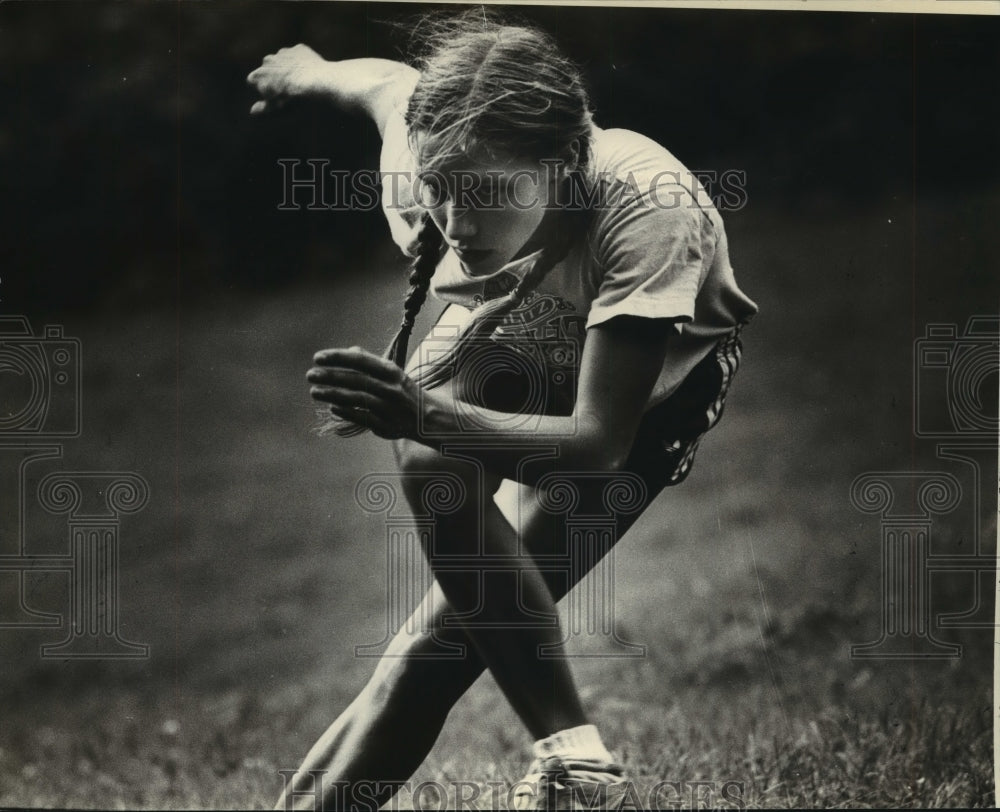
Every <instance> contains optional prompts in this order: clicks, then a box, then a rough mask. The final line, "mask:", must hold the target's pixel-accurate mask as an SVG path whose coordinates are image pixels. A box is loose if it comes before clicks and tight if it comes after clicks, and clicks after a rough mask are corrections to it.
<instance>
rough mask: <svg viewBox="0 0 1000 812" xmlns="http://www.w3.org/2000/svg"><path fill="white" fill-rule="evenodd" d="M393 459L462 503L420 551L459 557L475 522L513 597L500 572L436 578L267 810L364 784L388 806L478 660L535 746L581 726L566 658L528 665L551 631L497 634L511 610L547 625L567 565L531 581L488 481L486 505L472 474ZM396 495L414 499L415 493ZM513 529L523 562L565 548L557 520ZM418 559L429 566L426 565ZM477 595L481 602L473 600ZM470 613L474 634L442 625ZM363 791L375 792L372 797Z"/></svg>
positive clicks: (556, 635)
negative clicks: (454, 489) (453, 653)
mask: <svg viewBox="0 0 1000 812" xmlns="http://www.w3.org/2000/svg"><path fill="white" fill-rule="evenodd" d="M400 461H401V467H402V469H403V471H404V472H406V471H407V470H409V471H410V472H422V473H425V472H428V471H433V470H440V471H447V472H449V473H455V474H457V475H459V476H460V477H462V479H463V481H465V482H466V484H467V490H468V492H469V493H470V494H472V496H471V498H470V500H468V501H467V502H466V504H465V505H464V506H463V507H462V508H460V509H459V510H458V511H456V512H455V513H453V514H451V515H450V516H445V517H440V516H439V517H438V521H437V526H436V528H435V530H436V538H437V540H438V542H439V545H438V546H437V548H436V550H434V551H428V552H433V553H435V554H437V555H440V554H442V553H452V554H461V553H465V554H467V553H468V552H469V545H470V541H469V539H477V538H479V536H478V534H479V524H478V523H479V522H480V521H482V522H483V525H482V526H483V530H484V532H483V545H484V548H485V549H484V552H485V553H486V554H488V555H489V554H492V555H504V556H507V557H508V559H507V560H508V563H509V564H510V566H511V568H515V567H516V568H517V569H518V572H519V574H520V577H521V580H522V586H521V592H520V598H519V597H518V592H517V590H516V589H515V587H516V581H515V580H514V579H513V578H512V577H511V576H510V575H509V574H506V575H501V577H497V578H484V579H483V581H482V582H480V579H479V577H478V576H477V574H476V573H472V572H448V571H438V572H436V576H435V577H436V583H435V585H434V586H433V588H432V589H431V590H430V591H429V592H428V594H427V596H425V598H424V602H423V604H422V605H421V607H420V608H418V610H417V612H416V613H415V614H414V616H413V618H412V621H411V624H407V627H408V628H414V629H418V631H414V632H408V631H406V628H407V627H404V629H403V630H401V631H400V632H399V633H398V634H397V635H396V637H395V638H394V640H393V641H392V643H391V644H390V648H389V650H388V651H387V652H386V656H385V657H383V658H382V659H381V660H380V661H379V664H378V666H377V667H376V670H375V673H374V674H373V675H372V677H371V679H370V680H369V682H368V684H367V685H366V686H365V688H364V689H363V690H362V692H361V693H360V694H359V695H358V697H357V698H356V699H355V700H354V701H353V702H352V703H351V704H350V705H349V706H348V707H347V709H345V710H344V712H343V713H342V714H341V715H340V717H338V719H337V720H336V721H335V722H334V723H333V724H332V725H331V726H330V728H329V729H328V730H327V731H326V732H325V733H324V734H323V736H322V737H321V738H320V739H319V741H317V742H316V744H315V745H314V746H313V748H312V749H311V750H310V751H309V753H308V755H307V756H306V759H305V761H304V762H303V764H302V766H301V767H300V768H299V770H298V772H297V773H296V775H295V776H294V777H293V778H292V779H291V780H290V781H289V782H288V785H287V786H286V790H285V793H284V794H283V795H282V797H281V798H280V799H279V801H278V804H277V807H278V808H282V809H284V808H303V809H311V808H314V807H319V806H320V804H321V803H322V804H323V805H324V806H325V808H327V809H335V808H337V807H338V805H339V804H341V803H342V802H343V801H342V800H341V799H342V797H343V796H342V795H341V797H340V798H338V793H343V792H344V786H345V785H347V784H357V783H358V782H367V783H368V787H367V788H366V790H370V792H366V794H367V795H372V794H374V795H375V797H376V799H377V801H378V803H385V802H386V801H388V799H389V798H390V797H391V796H392V795H393V793H394V791H395V787H394V786H393V785H392V782H397V783H401V782H403V781H405V780H406V779H407V778H409V776H410V775H412V774H413V772H414V771H415V770H416V769H417V767H418V766H419V765H420V764H421V762H422V761H423V760H424V758H425V757H426V756H427V753H428V752H429V751H430V749H431V747H432V746H433V744H434V741H435V740H436V739H437V736H438V734H439V733H440V731H441V728H442V726H443V724H444V722H445V719H446V718H447V716H448V713H449V711H450V710H451V708H452V707H453V706H454V704H455V703H456V702H457V701H458V699H459V698H460V697H461V696H462V694H464V693H465V691H466V690H467V689H468V688H469V686H471V685H472V683H473V682H475V680H476V679H477V678H478V677H479V675H480V674H481V673H482V671H483V670H484V668H485V667H486V665H485V664H486V662H489V663H490V669H491V671H492V672H493V674H494V677H495V678H496V680H497V683H498V685H499V686H500V688H501V690H503V691H504V694H505V695H506V696H507V698H508V700H509V701H510V702H511V705H512V706H513V707H514V709H515V710H516V711H517V712H518V714H519V715H520V716H521V718H522V719H523V720H524V722H525V724H526V725H527V726H528V729H529V731H530V732H531V733H532V735H533V736H534V737H535V738H542V737H544V736H547V735H550V734H551V733H554V732H556V731H557V730H561V729H565V728H568V727H574V726H576V725H580V724H586V717H585V715H584V712H583V710H582V707H581V705H580V701H579V696H578V694H577V691H576V688H575V685H574V683H573V679H572V675H571V673H570V671H569V667H568V662H567V660H566V659H564V658H555V659H544V660H540V659H539V658H538V656H537V651H538V648H537V647H538V646H539V645H542V644H550V645H551V644H558V643H559V641H560V640H561V635H560V631H559V628H558V626H552V627H548V628H539V627H534V628H510V627H508V628H503V623H504V621H505V620H507V621H509V620H510V619H511V618H514V619H523V617H524V615H523V611H522V609H523V607H528V608H530V609H531V610H532V611H533V612H543V613H549V614H551V615H553V616H554V615H555V601H556V600H559V599H560V598H561V597H562V596H563V594H564V593H565V592H566V590H567V589H568V588H571V587H572V586H573V583H571V581H572V578H573V575H572V574H573V573H579V571H580V570H579V568H577V567H570V566H567V567H566V568H565V570H564V571H560V572H548V571H547V572H546V573H545V574H543V573H542V572H540V571H539V569H538V567H537V566H536V565H535V563H534V560H533V559H532V558H531V556H530V555H528V556H523V557H519V556H518V555H517V553H518V546H517V534H516V532H515V531H514V529H513V528H511V526H510V525H509V524H508V523H507V521H506V519H505V518H504V517H503V515H502V514H501V513H500V511H499V509H498V508H497V507H496V505H495V504H494V503H493V501H492V499H491V498H489V497H491V496H492V493H493V491H495V489H496V487H495V486H496V484H498V483H494V482H492V481H490V482H486V483H485V484H486V488H485V489H484V491H483V493H485V494H486V496H487V498H486V499H485V500H483V499H480V498H478V497H477V496H476V492H477V490H478V478H479V477H480V476H481V473H480V472H478V471H477V470H476V469H475V468H474V466H473V465H472V464H470V463H467V462H464V461H461V460H454V459H449V458H444V457H441V456H440V455H438V454H436V453H435V452H431V451H430V450H428V449H426V448H424V447H423V446H416V445H415V444H406V447H405V449H404V450H403V453H402V454H401V459H400ZM474 485H475V486H477V487H473V486H474ZM581 487H583V488H585V487H586V484H585V483H582V485H581ZM407 496H408V498H410V499H411V500H413V499H415V498H419V494H417V493H415V492H412V493H408V494H407ZM636 515H638V513H636V514H633V517H634V516H636ZM442 519H446V520H447V521H442ZM522 520H523V521H522V527H521V532H522V535H523V538H524V542H525V547H526V548H527V549H528V550H530V551H532V552H533V553H539V552H548V551H551V549H552V547H553V544H555V543H558V540H561V539H563V538H565V536H564V535H563V534H564V532H565V528H564V526H563V524H562V522H561V521H560V520H559V518H558V517H555V516H550V515H547V514H543V513H542V512H541V511H538V510H533V511H531V510H529V511H525V512H522ZM631 522H632V519H631V518H629V517H625V518H623V519H622V520H621V521H620V526H619V529H618V537H620V536H621V535H622V534H624V533H625V531H626V530H627V528H628V527H629V526H630V525H631ZM442 542H443V544H442ZM430 560H431V565H432V567H433V566H434V556H433V555H432V556H431V557H430ZM481 589H482V590H483V591H484V592H485V596H484V597H485V600H483V601H480V590H481ZM453 599H454V600H453ZM481 606H482V608H480V607H481ZM472 610H478V611H477V613H476V615H475V621H476V626H475V627H473V628H469V629H463V628H460V627H457V626H455V625H454V624H453V623H450V624H448V625H445V624H444V618H445V617H447V616H449V615H454V614H455V613H456V612H460V611H472ZM486 621H491V622H496V623H498V624H500V628H487V629H484V628H482V626H483V625H484V623H485V622H486ZM435 638H436V639H435ZM437 641H443V642H451V643H458V644H464V645H465V647H466V655H465V656H464V657H456V658H454V659H446V660H441V659H421V658H420V657H419V655H421V654H428V653H433V652H438V651H440V645H439V643H438V642H437ZM484 654H485V656H483V655H484ZM310 771H320V772H322V795H323V796H325V797H324V798H322V799H320V798H319V797H318V793H317V792H316V791H314V787H313V778H312V776H311V775H310V774H309V772H310ZM375 782H382V784H383V786H382V787H381V791H379V787H378V786H377V784H375Z"/></svg>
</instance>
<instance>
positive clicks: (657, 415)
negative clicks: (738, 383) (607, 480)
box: [625, 327, 743, 494]
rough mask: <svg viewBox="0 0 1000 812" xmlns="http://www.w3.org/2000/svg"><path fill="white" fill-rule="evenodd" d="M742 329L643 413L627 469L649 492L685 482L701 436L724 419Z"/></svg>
mask: <svg viewBox="0 0 1000 812" xmlns="http://www.w3.org/2000/svg"><path fill="white" fill-rule="evenodd" d="M740 329H741V328H740V327H737V328H735V329H734V330H733V331H732V332H731V333H730V334H729V335H727V336H726V337H725V338H723V339H722V340H721V341H719V343H718V344H716V345H715V349H714V350H712V351H710V352H709V353H708V355H706V356H705V357H704V358H703V359H702V360H701V361H699V362H698V364H697V365H696V366H695V367H694V369H692V370H691V372H690V373H689V374H688V376H687V377H686V378H685V379H684V381H683V383H681V385H680V386H679V387H678V388H677V389H676V390H675V391H674V392H673V394H671V395H670V397H668V398H667V399H666V400H665V401H663V402H662V403H660V404H657V405H656V406H654V407H653V408H651V409H650V410H649V411H648V412H646V414H645V415H643V418H642V422H641V423H640V424H639V430H638V432H637V433H636V437H635V443H634V444H633V445H632V453H631V454H630V455H629V458H628V460H627V462H626V463H625V470H626V471H631V472H632V473H634V474H638V475H639V476H641V477H642V478H643V479H644V480H645V482H646V485H647V486H648V487H649V490H650V494H654V493H658V492H659V491H660V490H662V489H663V488H667V487H670V486H671V485H679V484H680V483H681V482H683V481H684V480H685V478H686V477H687V475H688V474H689V473H690V472H691V466H692V465H693V464H694V455H695V452H697V450H698V444H699V443H700V442H701V438H702V437H704V436H705V434H707V433H708V431H709V429H711V428H712V427H713V426H714V425H715V424H716V423H718V422H719V419H720V418H721V417H722V411H723V409H724V408H725V405H726V393H727V392H728V391H729V385H730V384H731V383H732V380H733V376H734V375H736V370H737V369H739V366H740V357H741V355H742V352H743V344H742V342H741V341H740Z"/></svg>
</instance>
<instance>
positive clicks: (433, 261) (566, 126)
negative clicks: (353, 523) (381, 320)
mask: <svg viewBox="0 0 1000 812" xmlns="http://www.w3.org/2000/svg"><path fill="white" fill-rule="evenodd" d="M417 31H418V33H419V36H420V38H421V40H422V41H423V43H424V44H425V49H424V53H423V55H422V56H420V57H419V58H418V59H417V66H418V67H419V69H420V79H419V80H418V82H417V84H416V87H415V88H414V90H413V93H412V95H411V96H410V99H409V103H408V105H407V110H406V115H405V121H406V126H407V132H408V134H409V139H410V145H411V149H412V150H413V152H414V155H415V157H416V163H417V165H418V166H419V167H420V168H421V171H422V172H428V171H437V170H439V169H440V168H443V167H445V166H447V164H449V163H450V162H451V161H453V160H454V159H456V158H460V157H462V156H465V155H468V154H470V153H472V152H485V154H487V155H507V156H518V157H521V158H524V159H528V160H532V161H535V162H538V163H541V162H542V161H543V160H547V159H549V160H550V159H552V158H553V157H556V158H562V159H566V158H568V157H570V155H571V154H572V155H573V156H574V157H575V161H574V163H575V165H574V168H573V169H572V170H571V171H570V172H568V173H567V175H566V176H565V178H564V182H565V183H568V184H570V185H574V184H575V185H577V186H579V184H581V183H582V182H583V179H584V176H585V173H586V171H587V168H588V165H589V157H590V133H591V121H592V118H591V113H590V100H589V97H588V94H587V91H586V89H585V87H584V84H583V80H582V77H581V73H580V70H579V69H578V68H577V67H576V66H575V65H574V64H573V63H572V62H571V61H570V60H569V59H567V58H566V57H565V56H564V55H563V54H562V53H561V51H560V49H559V48H558V46H557V45H556V43H555V41H554V40H553V39H552V38H551V37H550V36H549V35H547V34H545V33H544V32H542V31H539V30H538V29H535V28H531V27H526V26H520V25H507V24H504V22H503V20H502V19H501V18H499V17H498V16H497V15H496V14H495V13H494V12H492V11H486V10H485V9H476V10H474V11H468V12H465V13H462V14H459V15H455V16H448V17H445V18H434V17H428V18H425V19H424V20H423V21H422V23H421V25H420V26H418V28H417ZM418 135H421V136H424V137H422V138H420V139H418V138H417V136H418ZM570 199H578V198H576V197H575V196H571V198H570ZM558 214H560V215H562V216H565V217H567V218H569V219H571V220H575V219H577V218H579V215H581V214H582V215H584V216H585V217H586V216H589V212H586V211H581V210H580V209H579V208H577V207H573V210H572V211H570V210H569V208H567V209H564V210H563V211H561V212H559V213H558ZM564 225H565V226H567V227H563V228H558V229H554V230H553V235H554V236H552V237H551V238H550V239H549V241H548V243H547V244H546V245H545V246H544V247H543V249H542V251H541V252H540V254H539V256H538V257H537V258H536V260H535V262H534V264H533V265H532V266H531V267H530V268H529V270H528V272H527V273H526V274H525V275H524V277H523V278H522V279H521V281H520V282H519V283H518V284H517V285H516V286H515V287H514V288H513V289H512V290H511V291H510V292H509V294H508V295H507V296H504V297H500V298H497V299H493V300H490V301H488V302H486V303H484V304H482V305H480V306H479V307H478V308H477V309H476V310H475V311H473V314H472V318H471V319H470V320H469V322H468V323H467V324H466V325H465V327H464V328H463V329H462V331H461V332H460V334H459V336H458V337H457V339H456V340H455V343H454V344H453V345H452V347H451V348H450V349H449V350H448V351H447V352H445V353H442V354H435V358H434V360H433V362H431V363H427V364H424V365H421V366H420V367H418V368H417V369H416V370H415V371H414V374H413V379H414V381H415V382H416V383H417V384H418V385H420V386H422V387H424V388H425V389H432V388H434V387H437V386H440V385H442V384H443V383H445V382H447V381H448V380H450V379H451V378H452V377H454V375H455V373H456V371H457V367H458V361H459V359H460V358H461V355H462V353H463V351H464V349H465V348H466V347H467V346H468V345H469V344H470V342H472V341H474V340H476V339H481V338H484V337H486V336H490V335H492V333H493V332H494V331H495V330H496V328H497V327H499V326H500V324H501V323H502V322H503V320H504V318H505V317H506V316H507V315H508V314H509V313H510V312H511V311H512V310H514V309H515V308H517V307H518V306H519V305H520V304H521V303H522V302H523V301H524V300H525V299H526V298H527V297H528V296H529V295H530V294H531V293H532V292H533V291H534V290H535V289H536V288H537V287H538V285H539V283H540V282H541V281H542V280H543V279H544V278H545V276H546V275H547V274H548V273H549V271H551V270H552V268H553V267H555V266H556V265H557V264H558V263H559V262H560V261H561V260H562V259H563V258H565V256H566V255H567V253H568V252H569V250H570V248H571V246H572V242H573V239H574V238H575V237H577V236H578V235H579V234H580V233H581V226H583V223H578V222H575V221H574V222H571V223H565V224H564ZM443 248H444V239H443V236H442V234H441V232H440V231H439V230H438V228H437V226H435V225H434V223H433V221H432V219H431V217H430V216H429V214H428V213H427V212H425V213H424V215H423V216H422V219H421V222H420V227H419V231H418V234H417V253H416V258H415V261H414V263H413V265H412V267H411V271H410V277H409V283H410V286H409V289H408V291H407V294H406V298H405V299H404V302H403V320H402V323H401V324H400V326H399V329H398V331H397V333H396V336H395V337H394V338H393V340H392V343H391V344H390V345H389V348H388V350H387V351H386V354H385V357H386V358H388V359H389V360H391V361H393V363H395V364H397V365H398V366H400V367H402V366H403V364H404V363H405V362H406V353H407V349H408V345H409V337H410V334H411V332H412V329H413V324H414V320H415V318H416V316H417V314H418V313H419V311H420V308H421V306H422V305H423V303H424V301H425V299H426V298H427V291H428V288H429V286H430V281H431V277H432V276H433V274H434V271H435V270H436V268H437V265H438V262H439V261H440V259H441V256H442V253H443V250H442V249H443ZM330 425H332V427H333V430H334V431H336V433H337V434H339V435H341V436H351V435H354V434H360V433H361V432H363V431H364V430H365V429H364V428H362V427H361V426H358V425H356V424H354V423H351V422H349V421H346V420H342V419H340V418H337V417H333V418H332V420H331V421H330Z"/></svg>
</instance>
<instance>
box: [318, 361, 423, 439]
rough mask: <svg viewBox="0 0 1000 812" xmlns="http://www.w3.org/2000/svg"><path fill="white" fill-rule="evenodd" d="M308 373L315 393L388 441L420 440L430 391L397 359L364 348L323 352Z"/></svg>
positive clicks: (342, 414) (339, 413)
mask: <svg viewBox="0 0 1000 812" xmlns="http://www.w3.org/2000/svg"><path fill="white" fill-rule="evenodd" d="M313 363H314V364H315V365H316V366H314V367H313V368H312V369H310V370H309V372H308V373H306V380H307V381H309V383H310V384H312V386H311V387H310V389H309V394H310V395H312V397H313V399H315V400H318V401H320V402H321V403H325V404H327V405H328V406H329V407H330V411H331V412H332V413H333V414H335V415H337V416H338V417H342V418H344V419H345V420H350V421H351V422H352V423H356V424H358V425H359V426H364V427H365V428H367V429H370V430H371V431H372V433H374V434H375V435H377V436H379V437H382V438H384V439H387V440H398V439H401V438H409V439H417V437H418V434H419V428H420V424H421V420H420V413H421V408H422V406H423V405H424V402H423V401H424V398H425V396H426V394H427V393H425V392H423V391H422V390H421V389H420V387H419V386H417V384H415V383H414V382H413V380H412V379H411V378H410V377H409V376H408V375H407V374H406V373H405V372H403V370H401V369H400V368H399V367H398V366H396V365H395V364H394V363H392V362H391V361H388V360H386V359H385V358H382V357H381V356H378V355H375V354H374V353H371V352H368V351H367V350H363V349H361V348H360V347H351V348H350V349H330V350H320V351H319V352H318V353H316V354H315V355H314V356H313Z"/></svg>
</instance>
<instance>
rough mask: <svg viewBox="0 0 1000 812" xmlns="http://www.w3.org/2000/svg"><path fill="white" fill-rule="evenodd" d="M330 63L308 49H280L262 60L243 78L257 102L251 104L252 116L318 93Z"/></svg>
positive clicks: (323, 84) (324, 81)
mask: <svg viewBox="0 0 1000 812" xmlns="http://www.w3.org/2000/svg"><path fill="white" fill-rule="evenodd" d="M332 64H333V63H331V62H328V61H327V60H325V59H323V57H321V56H320V55H319V54H318V53H316V52H315V51H314V50H313V49H312V48H310V47H309V46H308V45H302V44H301V43H300V44H299V45H294V46H292V47H291V48H282V49H281V50H280V51H278V52H277V53H276V54H268V55H267V56H265V57H264V60H263V62H262V63H261V66H260V67H259V68H257V69H256V70H254V71H252V72H251V73H250V75H249V76H247V83H248V84H249V85H250V86H251V87H252V88H254V89H255V90H256V91H257V92H258V93H259V94H260V95H261V97H262V98H261V99H260V100H258V101H256V102H254V104H253V106H252V107H251V108H250V112H251V113H253V114H254V115H257V114H260V113H269V112H273V111H274V110H280V109H281V107H282V106H283V105H284V104H285V102H286V101H288V100H289V99H292V98H295V97H297V96H311V95H316V94H319V93H322V92H323V91H324V89H325V88H326V86H327V84H328V82H329V79H328V73H329V71H330V67H331V65H332Z"/></svg>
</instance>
